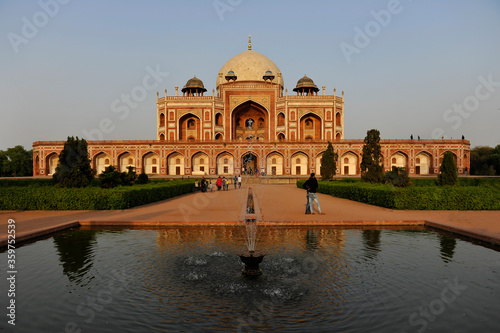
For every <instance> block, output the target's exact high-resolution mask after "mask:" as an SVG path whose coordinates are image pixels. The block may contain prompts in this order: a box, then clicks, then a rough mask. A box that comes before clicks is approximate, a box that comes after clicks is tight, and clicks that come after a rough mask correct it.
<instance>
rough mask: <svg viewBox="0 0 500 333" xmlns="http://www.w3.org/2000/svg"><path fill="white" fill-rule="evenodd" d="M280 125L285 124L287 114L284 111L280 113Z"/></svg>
mask: <svg viewBox="0 0 500 333" xmlns="http://www.w3.org/2000/svg"><path fill="white" fill-rule="evenodd" d="M278 126H285V115H284V114H283V113H280V114H279V115H278Z"/></svg>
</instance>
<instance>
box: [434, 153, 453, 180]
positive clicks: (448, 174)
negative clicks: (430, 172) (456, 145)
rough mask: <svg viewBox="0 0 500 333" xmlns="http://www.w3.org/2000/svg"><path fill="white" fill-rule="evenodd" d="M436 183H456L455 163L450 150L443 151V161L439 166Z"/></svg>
mask: <svg viewBox="0 0 500 333" xmlns="http://www.w3.org/2000/svg"><path fill="white" fill-rule="evenodd" d="M438 184H439V185H441V186H444V185H452V186H453V185H456V184H458V175H457V165H456V164H455V160H454V159H453V153H452V152H450V151H447V152H446V153H444V156H443V162H442V163H441V167H440V168H439V175H438Z"/></svg>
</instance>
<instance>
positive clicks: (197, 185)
mask: <svg viewBox="0 0 500 333" xmlns="http://www.w3.org/2000/svg"><path fill="white" fill-rule="evenodd" d="M232 181H233V184H234V188H235V189H236V188H241V176H234V178H233V179H232ZM214 183H215V186H217V191H220V190H223V191H229V183H230V180H229V179H226V177H222V178H221V176H219V177H218V178H217V180H216V181H215V182H214ZM194 190H195V191H200V190H201V192H207V191H208V190H210V192H213V184H212V181H211V180H206V179H205V177H202V178H201V181H200V182H198V180H195V182H194Z"/></svg>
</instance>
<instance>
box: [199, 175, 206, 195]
mask: <svg viewBox="0 0 500 333" xmlns="http://www.w3.org/2000/svg"><path fill="white" fill-rule="evenodd" d="M200 188H201V191H202V192H206V191H207V181H206V180H205V177H201V183H200Z"/></svg>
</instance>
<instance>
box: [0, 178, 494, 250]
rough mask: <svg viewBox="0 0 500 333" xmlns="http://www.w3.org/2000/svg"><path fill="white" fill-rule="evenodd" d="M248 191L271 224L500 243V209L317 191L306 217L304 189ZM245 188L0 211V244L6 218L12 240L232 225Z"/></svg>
mask: <svg viewBox="0 0 500 333" xmlns="http://www.w3.org/2000/svg"><path fill="white" fill-rule="evenodd" d="M252 191H253V195H254V198H255V204H256V215H257V219H258V221H262V223H266V224H270V225H272V224H278V225H316V226H319V225H361V226H368V225H379V226H381V225H424V224H425V225H428V226H431V227H436V228H440V229H445V230H449V231H453V232H456V233H459V234H462V235H466V236H470V237H473V238H477V239H481V240H485V241H488V242H491V243H495V244H499V245H500V211H406V210H391V209H387V208H381V207H377V206H371V205H367V204H363V203H359V202H355V201H350V200H346V199H339V198H334V197H331V196H329V195H324V194H318V197H319V201H320V204H321V208H322V210H323V212H324V213H325V215H318V214H316V215H305V214H304V212H305V204H306V192H305V191H304V190H302V189H299V188H297V187H296V186H295V185H252ZM247 192H248V187H246V186H243V187H242V188H241V189H234V188H233V187H231V188H230V189H229V191H220V192H217V191H215V192H213V193H210V192H208V193H193V194H188V195H183V196H180V197H176V198H172V199H168V200H164V201H161V202H157V203H153V204H149V205H144V206H140V207H136V208H132V209H126V210H115V211H23V212H14V211H2V212H0V246H4V245H5V242H6V240H7V230H8V229H7V224H8V220H9V219H13V220H14V221H15V224H16V240H17V242H20V241H23V240H28V239H30V238H33V237H38V236H42V235H44V234H47V233H52V232H54V231H57V230H61V229H65V228H68V227H71V226H78V225H114V224H116V225H210V224H213V225H235V224H236V223H238V221H242V220H243V219H244V218H245V213H246V212H245V208H246V202H247ZM315 211H316V207H315ZM316 213H317V211H316Z"/></svg>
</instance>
